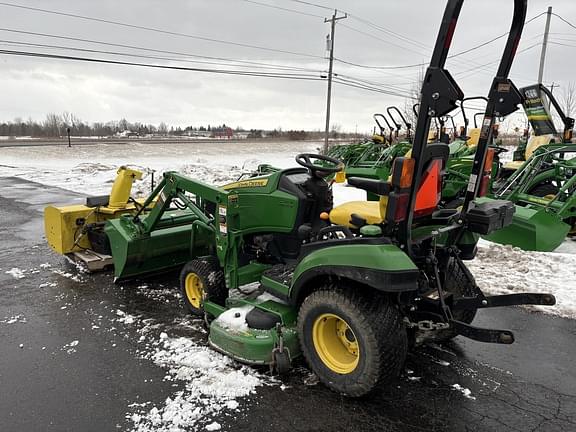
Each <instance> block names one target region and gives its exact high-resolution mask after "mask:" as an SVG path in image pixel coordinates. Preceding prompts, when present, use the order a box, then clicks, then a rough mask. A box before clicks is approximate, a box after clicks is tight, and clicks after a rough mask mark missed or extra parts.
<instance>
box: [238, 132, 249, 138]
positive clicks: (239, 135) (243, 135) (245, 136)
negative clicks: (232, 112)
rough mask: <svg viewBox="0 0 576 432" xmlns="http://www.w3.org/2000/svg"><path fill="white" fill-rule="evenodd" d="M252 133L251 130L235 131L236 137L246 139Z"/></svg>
mask: <svg viewBox="0 0 576 432" xmlns="http://www.w3.org/2000/svg"><path fill="white" fill-rule="evenodd" d="M248 135H250V132H245V131H244V132H234V138H235V139H246V138H248Z"/></svg>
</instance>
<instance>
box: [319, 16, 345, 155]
mask: <svg viewBox="0 0 576 432" xmlns="http://www.w3.org/2000/svg"><path fill="white" fill-rule="evenodd" d="M336 15H338V11H337V10H336V9H334V15H332V18H330V19H328V18H325V19H324V22H325V23H327V22H330V23H331V29H330V35H328V36H327V37H326V43H327V46H326V48H327V49H328V50H329V51H330V64H329V66H328V95H327V97H326V129H325V130H324V153H326V152H328V135H329V133H330V101H331V99H332V67H333V64H334V31H335V30H336V21H339V20H341V19H344V18H347V17H348V14H344V16H340V17H337V16H336Z"/></svg>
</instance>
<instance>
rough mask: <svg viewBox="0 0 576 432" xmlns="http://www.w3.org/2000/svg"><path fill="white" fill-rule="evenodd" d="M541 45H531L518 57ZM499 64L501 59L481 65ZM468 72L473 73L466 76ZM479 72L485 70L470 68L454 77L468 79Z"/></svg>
mask: <svg viewBox="0 0 576 432" xmlns="http://www.w3.org/2000/svg"><path fill="white" fill-rule="evenodd" d="M539 45H540V42H537V43H535V44H533V45H530V46H528V47H526V48H524V49H521V50H520V51H518V52H517V53H516V55H519V54H522V53H525V52H526V51H529V50H531V49H532V48H535V47H537V46H539ZM498 62H500V59H497V60H494V61H491V62H488V63H484V64H482V65H480V66H481V67H485V66H490V65H493V64H496V63H498ZM468 72H472V73H470V74H468V75H466V74H467V73H468ZM479 72H483V70H479V68H478V67H474V68H470V69H468V70H465V71H461V72H456V73H455V74H454V75H455V76H457V75H465V76H463V77H462V78H468V77H470V76H472V75H475V74H476V73H479Z"/></svg>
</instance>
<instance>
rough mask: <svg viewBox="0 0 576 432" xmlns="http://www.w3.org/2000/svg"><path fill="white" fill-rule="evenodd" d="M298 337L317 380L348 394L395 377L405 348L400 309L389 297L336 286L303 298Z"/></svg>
mask: <svg viewBox="0 0 576 432" xmlns="http://www.w3.org/2000/svg"><path fill="white" fill-rule="evenodd" d="M298 336H299V339H300V345H301V347H302V352H303V354H304V357H305V358H306V360H307V362H308V364H309V366H310V368H311V369H312V370H313V371H314V373H315V374H316V375H317V376H318V378H319V379H320V381H321V382H322V383H323V384H324V385H326V386H327V387H329V388H330V389H332V390H334V391H336V392H338V393H341V394H343V395H346V396H351V397H360V396H364V395H366V394H368V393H370V392H371V391H373V390H374V389H375V388H376V386H378V385H379V384H381V383H386V382H388V381H390V380H392V379H394V378H395V377H397V376H398V375H399V373H400V371H401V369H402V367H403V365H404V361H405V359H406V353H407V347H408V340H407V335H406V329H405V327H404V324H403V321H402V317H401V315H400V312H399V311H398V309H397V308H396V307H395V306H394V305H393V304H392V303H391V302H390V301H389V300H388V299H387V298H385V297H368V296H365V295H360V294H358V293H355V292H351V291H340V290H334V289H332V290H328V289H323V290H320V291H316V292H314V293H312V294H311V295H309V296H308V297H307V298H306V299H305V300H304V302H303V303H302V306H301V307H300V311H299V313H298Z"/></svg>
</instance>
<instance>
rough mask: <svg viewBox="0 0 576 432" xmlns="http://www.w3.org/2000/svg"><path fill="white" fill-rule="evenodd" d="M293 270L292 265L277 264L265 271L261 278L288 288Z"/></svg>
mask: <svg viewBox="0 0 576 432" xmlns="http://www.w3.org/2000/svg"><path fill="white" fill-rule="evenodd" d="M295 268H296V267H295V266H294V265H292V264H277V265H275V266H272V267H271V268H270V269H268V270H266V271H265V272H264V273H263V276H266V277H267V278H269V279H272V280H274V281H276V282H279V283H281V284H282V285H286V286H290V284H291V282H292V276H293V274H294V269H295Z"/></svg>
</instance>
